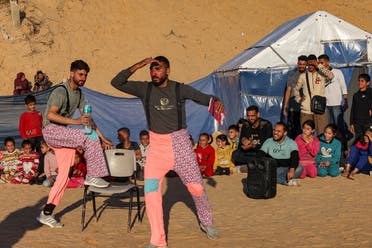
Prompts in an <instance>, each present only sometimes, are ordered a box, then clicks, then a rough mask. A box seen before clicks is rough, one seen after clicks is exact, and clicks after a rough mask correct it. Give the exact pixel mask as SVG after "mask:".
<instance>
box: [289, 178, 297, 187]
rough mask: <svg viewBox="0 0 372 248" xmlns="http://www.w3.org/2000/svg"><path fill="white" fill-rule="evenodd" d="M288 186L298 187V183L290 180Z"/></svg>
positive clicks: (295, 180)
mask: <svg viewBox="0 0 372 248" xmlns="http://www.w3.org/2000/svg"><path fill="white" fill-rule="evenodd" d="M288 186H300V183H299V182H298V180H297V179H291V180H289V181H288Z"/></svg>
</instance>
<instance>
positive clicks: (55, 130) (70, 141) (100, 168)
mask: <svg viewBox="0 0 372 248" xmlns="http://www.w3.org/2000/svg"><path fill="white" fill-rule="evenodd" d="M88 73H89V66H88V64H87V63H85V62H84V61H82V60H76V61H74V62H72V63H71V68H70V79H69V80H68V81H67V82H65V83H63V84H61V85H60V86H58V87H57V88H56V89H54V90H53V91H52V92H51V94H50V96H49V99H48V103H47V107H46V114H45V116H46V118H45V119H44V128H43V136H44V139H45V141H46V142H47V144H48V145H49V146H51V147H53V148H54V150H55V154H56V159H57V164H58V176H57V179H56V181H55V183H54V185H53V187H52V188H51V190H50V193H49V197H48V201H47V204H46V205H45V207H44V209H43V211H42V212H41V213H40V216H38V218H37V220H38V221H39V222H40V223H42V224H44V225H48V226H50V227H62V226H63V224H62V223H60V222H58V221H57V220H56V219H55V218H54V216H53V215H52V213H53V210H54V209H55V207H56V206H57V205H58V204H59V203H60V201H61V199H62V196H63V193H64V191H65V189H66V186H67V183H68V174H69V170H70V167H71V166H72V165H73V161H74V156H75V148H77V147H82V148H83V149H84V150H85V157H86V161H87V170H88V175H87V177H86V179H85V184H86V185H93V186H96V187H108V186H109V183H107V182H106V181H104V180H103V179H102V178H101V177H104V176H107V175H108V169H107V166H106V162H105V158H104V156H103V151H102V148H101V144H100V140H99V139H101V141H102V142H103V144H105V145H106V146H109V147H110V146H112V144H111V142H110V141H109V140H107V139H106V138H105V137H103V135H102V133H101V132H100V131H99V129H98V128H95V130H93V131H92V133H90V134H89V135H87V134H85V133H84V132H83V130H82V129H78V128H69V127H67V125H82V124H84V123H89V122H90V123H92V125H93V126H94V122H93V120H91V119H90V117H87V116H83V115H82V116H81V117H80V118H78V119H72V116H73V114H74V112H75V110H76V109H79V110H80V112H82V109H81V108H82V106H83V103H84V101H85V99H84V95H83V94H82V92H81V90H80V88H79V87H81V86H84V84H85V81H86V79H87V76H88Z"/></svg>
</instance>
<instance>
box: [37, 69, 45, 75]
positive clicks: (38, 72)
mask: <svg viewBox="0 0 372 248" xmlns="http://www.w3.org/2000/svg"><path fill="white" fill-rule="evenodd" d="M37 74H44V73H43V71H41V70H38V71H37V72H36V75H37Z"/></svg>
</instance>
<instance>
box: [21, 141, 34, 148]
mask: <svg viewBox="0 0 372 248" xmlns="http://www.w3.org/2000/svg"><path fill="white" fill-rule="evenodd" d="M27 145H30V146H31V147H32V143H31V141H30V140H28V139H25V140H24V141H22V144H21V146H22V148H24V147H25V146H27Z"/></svg>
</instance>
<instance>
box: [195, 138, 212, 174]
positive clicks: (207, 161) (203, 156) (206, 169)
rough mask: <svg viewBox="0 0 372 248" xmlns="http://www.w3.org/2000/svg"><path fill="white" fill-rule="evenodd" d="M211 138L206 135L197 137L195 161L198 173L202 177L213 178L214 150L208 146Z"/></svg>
mask: <svg viewBox="0 0 372 248" xmlns="http://www.w3.org/2000/svg"><path fill="white" fill-rule="evenodd" d="M211 142H212V137H211V136H210V135H209V134H207V133H201V134H200V135H199V142H198V146H197V147H196V149H195V154H196V160H197V161H198V164H199V168H200V173H201V175H202V176H205V177H211V176H213V174H214V173H213V164H214V157H215V150H214V148H213V147H212V146H211V145H210V143H211Z"/></svg>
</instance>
